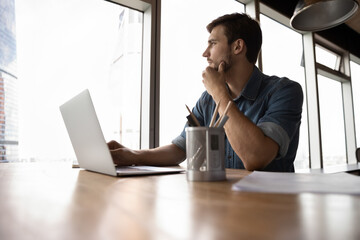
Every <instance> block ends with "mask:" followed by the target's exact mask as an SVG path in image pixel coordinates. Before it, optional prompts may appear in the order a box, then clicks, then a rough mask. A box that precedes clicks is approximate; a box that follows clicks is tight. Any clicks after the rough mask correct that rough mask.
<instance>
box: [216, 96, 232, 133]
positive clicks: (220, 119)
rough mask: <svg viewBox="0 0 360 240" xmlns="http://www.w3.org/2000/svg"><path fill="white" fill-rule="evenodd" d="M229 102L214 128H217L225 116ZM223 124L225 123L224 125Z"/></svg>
mask: <svg viewBox="0 0 360 240" xmlns="http://www.w3.org/2000/svg"><path fill="white" fill-rule="evenodd" d="M230 104H231V101H229V102H228V104H227V105H226V108H225V111H224V113H223V115H222V116H221V117H220V118H219V119H218V120H217V121H216V123H215V125H214V127H218V126H219V124H220V122H221V121H222V119H223V117H224V116H225V115H226V114H227V112H228V110H229V107H230ZM224 124H225V123H224Z"/></svg>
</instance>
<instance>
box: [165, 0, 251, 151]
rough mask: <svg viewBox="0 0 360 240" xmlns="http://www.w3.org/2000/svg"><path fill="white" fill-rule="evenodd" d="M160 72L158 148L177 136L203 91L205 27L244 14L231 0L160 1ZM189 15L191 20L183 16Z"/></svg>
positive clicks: (238, 4)
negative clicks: (222, 18)
mask: <svg viewBox="0 0 360 240" xmlns="http://www.w3.org/2000/svg"><path fill="white" fill-rule="evenodd" d="M161 7H162V14H161V24H162V25H161V64H160V66H161V72H160V81H161V82H160V88H161V89H160V124H159V125H160V145H166V144H169V143H170V142H171V140H172V139H174V138H175V137H176V136H178V135H179V134H180V133H181V131H182V129H183V127H184V125H185V122H186V116H187V115H188V112H187V110H186V108H185V104H187V105H188V106H189V107H190V108H192V107H193V106H194V105H195V103H196V101H197V99H198V98H199V97H200V95H201V93H202V92H203V91H205V88H204V86H203V84H202V81H201V80H202V77H201V73H202V71H203V70H204V69H205V68H206V66H207V62H206V59H205V58H203V57H202V54H203V52H204V51H205V49H206V46H207V40H208V36H209V33H208V32H207V30H206V25H207V24H208V23H210V22H211V21H212V20H214V19H215V18H217V17H219V16H221V15H224V14H228V13H233V12H244V6H243V5H242V4H240V3H238V2H237V1H234V0H222V1H218V0H198V1H192V0H184V1H178V0H162V2H161ZM184 16H191V17H184Z"/></svg>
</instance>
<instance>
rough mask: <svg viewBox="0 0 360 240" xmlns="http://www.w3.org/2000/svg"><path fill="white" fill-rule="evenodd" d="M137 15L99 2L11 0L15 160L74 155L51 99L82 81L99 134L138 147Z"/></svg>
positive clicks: (64, 96) (59, 99)
mask: <svg viewBox="0 0 360 240" xmlns="http://www.w3.org/2000/svg"><path fill="white" fill-rule="evenodd" d="M142 18H143V14H142V13H140V12H137V11H134V10H130V9H127V8H124V7H122V6H120V5H117V4H114V3H110V2H107V1H98V0H62V1H58V0H39V1H27V0H16V27H17V44H18V70H19V74H18V75H19V83H20V84H19V87H20V94H19V96H20V99H19V112H20V137H19V138H20V161H40V160H46V161H48V160H69V159H71V160H73V159H74V158H75V155H74V152H73V149H72V147H71V144H70V139H69V137H68V135H67V132H66V129H65V126H64V123H63V121H62V118H61V114H60V111H59V106H60V105H61V104H63V103H64V102H65V101H67V100H68V99H70V98H71V97H73V96H75V95H76V94H78V93H79V92H81V91H82V90H84V89H86V88H88V89H89V90H90V93H91V94H92V99H93V102H94V105H95V109H96V111H97V115H98V118H99V121H100V125H101V127H102V130H103V132H104V135H105V139H106V140H107V141H109V140H111V139H115V140H117V141H120V142H122V143H123V144H124V145H126V146H129V147H131V148H138V147H139V142H140V130H139V129H140V92H141V90H140V86H141V55H142ZM125 69H126V71H124V70H125Z"/></svg>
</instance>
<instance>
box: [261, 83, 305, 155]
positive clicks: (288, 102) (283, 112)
mask: <svg viewBox="0 0 360 240" xmlns="http://www.w3.org/2000/svg"><path fill="white" fill-rule="evenodd" d="M279 90H281V91H279ZM269 96H270V97H269V103H268V108H267V110H266V112H265V114H264V116H263V117H262V118H261V119H260V120H259V122H258V123H257V126H258V127H259V128H261V130H262V131H263V132H264V134H265V135H266V136H268V137H270V138H271V139H273V140H274V141H275V142H276V143H277V144H278V145H279V153H278V157H277V158H281V157H284V156H285V155H286V154H287V151H288V148H289V144H290V142H291V140H292V139H293V137H294V136H295V133H296V131H297V130H298V128H299V126H300V122H301V113H302V103H303V92H302V88H301V86H300V84H298V83H297V82H293V81H284V82H283V84H278V85H277V87H276V88H275V89H273V91H272V92H271V93H270V94H269Z"/></svg>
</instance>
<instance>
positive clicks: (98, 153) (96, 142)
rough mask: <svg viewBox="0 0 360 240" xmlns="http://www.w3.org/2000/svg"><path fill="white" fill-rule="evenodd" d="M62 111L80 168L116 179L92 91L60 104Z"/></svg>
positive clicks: (84, 92) (85, 91)
mask: <svg viewBox="0 0 360 240" xmlns="http://www.w3.org/2000/svg"><path fill="white" fill-rule="evenodd" d="M60 111H61V114H62V117H63V119H64V122H65V126H66V129H67V132H68V134H69V137H70V140H71V143H72V146H73V148H74V151H75V155H76V158H77V160H78V162H79V165H80V167H82V168H85V169H87V170H90V171H95V172H101V173H105V174H109V175H113V176H116V168H115V165H114V163H113V161H112V158H111V154H110V151H109V148H108V146H107V144H106V141H105V138H104V135H103V133H102V130H101V127H100V123H99V120H98V118H97V116H96V112H95V108H94V105H93V103H92V100H91V96H90V92H89V90H88V89H86V90H84V91H83V92H81V93H79V94H78V95H76V96H75V97H73V98H72V99H70V100H69V101H67V102H66V103H64V104H63V105H61V106H60Z"/></svg>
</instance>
